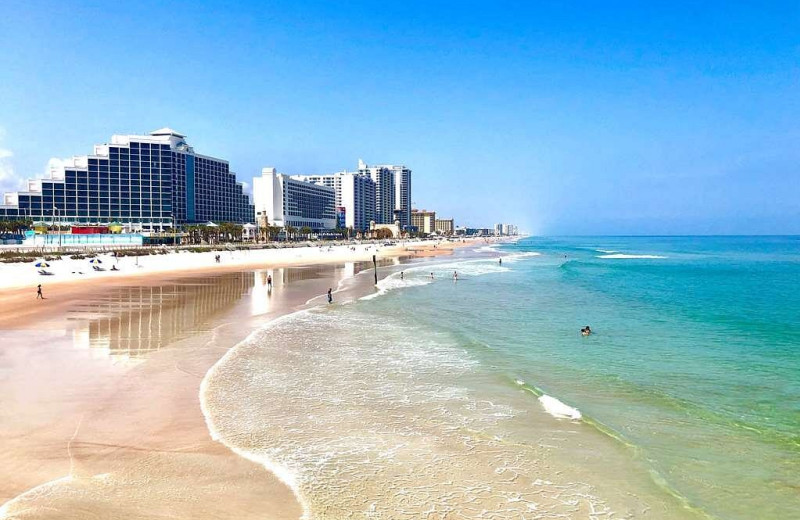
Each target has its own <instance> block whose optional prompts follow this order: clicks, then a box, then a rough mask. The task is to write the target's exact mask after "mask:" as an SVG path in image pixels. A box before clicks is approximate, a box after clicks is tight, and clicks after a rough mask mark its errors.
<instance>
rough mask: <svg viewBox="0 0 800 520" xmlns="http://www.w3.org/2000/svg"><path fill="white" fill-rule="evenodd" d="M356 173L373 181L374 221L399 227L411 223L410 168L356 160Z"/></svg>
mask: <svg viewBox="0 0 800 520" xmlns="http://www.w3.org/2000/svg"><path fill="white" fill-rule="evenodd" d="M358 173H360V174H361V175H365V176H367V177H370V178H371V179H372V180H373V182H375V222H376V223H378V224H393V223H394V222H395V220H399V221H400V228H401V229H402V228H404V227H406V226H410V225H411V170H410V169H409V168H407V167H406V166H402V165H395V164H379V165H375V166H369V165H368V164H366V163H365V162H364V161H362V160H360V159H359V161H358Z"/></svg>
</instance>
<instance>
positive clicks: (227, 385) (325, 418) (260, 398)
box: [201, 237, 800, 519]
mask: <svg viewBox="0 0 800 520" xmlns="http://www.w3.org/2000/svg"><path fill="white" fill-rule="evenodd" d="M500 259H502V264H501V263H500V261H499V260H500ZM401 271H402V272H403V274H402V278H401V275H400V272H401ZM454 272H457V273H458V280H457V281H455V280H454V277H453V274H454ZM362 275H364V276H371V273H369V272H366V273H362V274H361V275H358V276H362ZM381 276H382V277H383V279H382V280H381V281H380V282H379V285H378V289H379V290H377V291H376V292H374V293H372V294H368V295H366V296H363V295H362V296H360V297H358V298H352V299H350V300H348V299H346V298H344V299H342V302H341V303H335V304H334V305H325V306H320V307H316V308H312V309H309V310H305V311H301V312H298V313H295V314H291V315H289V316H286V317H284V318H280V319H278V320H277V321H274V322H272V323H270V324H268V325H267V326H266V327H264V328H263V329H261V330H258V331H256V332H255V333H253V334H252V335H251V336H250V338H248V340H246V341H245V342H243V343H242V344H240V345H238V346H237V347H235V348H234V349H232V350H231V351H229V352H228V354H227V355H226V356H225V357H224V358H223V359H222V360H221V361H220V362H219V363H218V364H217V365H216V366H215V367H214V369H212V370H211V371H210V372H209V374H208V375H207V376H206V379H205V381H204V384H203V390H202V395H201V397H202V402H203V409H204V413H205V414H206V419H207V422H208V424H209V427H210V429H211V431H212V434H213V435H214V436H215V438H217V439H219V440H220V441H222V442H223V443H225V444H226V445H227V446H229V447H230V448H231V449H233V450H234V451H236V452H237V453H239V454H240V455H242V456H245V457H247V458H250V459H251V460H255V461H258V462H260V463H262V464H264V465H265V466H267V467H268V468H270V469H272V470H273V471H275V472H276V474H278V475H279V476H280V477H281V478H282V479H283V480H284V481H285V482H286V483H287V484H289V485H290V486H291V487H292V488H293V489H294V490H295V492H296V494H297V496H298V499H299V500H300V501H301V503H302V504H303V507H304V509H305V511H306V516H307V517H308V518H320V519H322V518H351V517H352V518H598V519H599V518H719V519H753V518H759V519H762V518H776V519H778V518H793V517H795V518H796V517H797V515H798V511H800V333H798V331H797V322H798V320H799V319H800V294H798V290H797V289H798V284H799V282H800V238H798V237H585V238H574V237H570V238H526V239H523V240H521V241H519V242H517V243H514V244H505V245H491V244H486V245H476V246H474V247H471V248H468V249H466V250H460V251H458V252H457V254H456V255H454V256H451V257H446V258H435V259H428V260H425V261H423V262H414V263H411V264H406V265H398V266H394V267H387V268H381ZM585 325H590V326H591V328H592V330H593V331H594V333H593V334H592V335H591V336H588V337H583V336H581V334H580V329H581V328H582V327H584V326H585Z"/></svg>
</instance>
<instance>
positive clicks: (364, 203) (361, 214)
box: [292, 171, 375, 231]
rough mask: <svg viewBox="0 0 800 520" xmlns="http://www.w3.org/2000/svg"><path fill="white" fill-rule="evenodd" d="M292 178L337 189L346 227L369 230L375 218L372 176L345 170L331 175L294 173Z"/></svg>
mask: <svg viewBox="0 0 800 520" xmlns="http://www.w3.org/2000/svg"><path fill="white" fill-rule="evenodd" d="M292 178H293V179H298V180H303V181H306V182H313V183H315V184H321V185H323V186H328V187H330V188H333V189H334V190H336V207H337V208H344V224H345V226H344V227H347V228H351V229H354V230H355V231H367V230H369V223H370V221H372V220H375V182H373V180H372V179H371V178H370V177H367V176H365V175H361V174H358V173H355V172H346V171H344V172H338V173H332V174H330V175H293V176H292Z"/></svg>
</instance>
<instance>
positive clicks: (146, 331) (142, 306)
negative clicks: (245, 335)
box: [68, 259, 394, 360]
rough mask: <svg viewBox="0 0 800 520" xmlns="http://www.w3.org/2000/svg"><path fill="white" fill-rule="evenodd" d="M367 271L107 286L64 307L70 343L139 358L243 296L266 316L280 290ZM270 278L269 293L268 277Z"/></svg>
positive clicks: (315, 270)
mask: <svg viewBox="0 0 800 520" xmlns="http://www.w3.org/2000/svg"><path fill="white" fill-rule="evenodd" d="M392 265H394V262H393V261H392V259H387V260H381V261H379V262H378V266H379V268H380V267H389V266H392ZM368 269H372V264H371V262H347V263H345V264H343V265H336V266H331V265H318V266H309V267H287V268H278V269H261V270H258V271H251V272H234V273H225V274H220V275H215V276H206V277H197V278H183V279H177V280H173V281H170V282H168V283H166V284H161V285H153V286H123V287H116V288H112V289H110V290H108V291H106V292H104V293H103V294H101V295H99V296H97V297H95V298H92V299H90V300H83V301H81V302H80V303H78V304H77V305H75V306H74V307H73V308H72V309H70V310H69V314H68V320H70V321H71V322H73V324H74V325H73V327H72V337H73V344H74V346H75V347H78V348H85V349H91V351H92V352H93V353H95V354H98V355H101V356H106V355H107V356H110V357H111V358H112V359H115V360H133V359H140V358H141V357H142V356H143V355H145V354H147V353H149V352H153V351H156V350H160V349H162V348H165V347H167V346H169V345H170V344H172V343H175V342H177V341H180V340H181V339H184V338H186V337H189V336H190V335H192V334H195V333H197V332H202V331H205V330H208V326H209V325H210V324H211V323H212V322H213V321H214V318H216V317H218V316H219V315H221V314H222V313H224V312H228V311H230V310H231V308H232V307H233V306H234V305H236V304H237V302H239V301H240V300H241V299H242V297H244V296H245V295H247V294H249V295H250V308H249V309H247V311H246V312H247V313H248V314H249V315H260V314H265V313H267V312H269V311H271V310H273V307H274V306H275V305H280V304H282V303H284V302H282V301H274V299H273V297H274V296H276V295H277V293H278V292H279V291H281V289H282V288H285V287H286V286H288V285H289V284H298V283H302V282H306V281H311V280H319V279H322V278H327V277H331V278H332V279H333V280H344V279H349V278H352V277H354V276H355V275H357V274H358V273H360V272H362V271H364V270H368ZM268 277H272V291H270V290H269V287H268V284H267V279H268Z"/></svg>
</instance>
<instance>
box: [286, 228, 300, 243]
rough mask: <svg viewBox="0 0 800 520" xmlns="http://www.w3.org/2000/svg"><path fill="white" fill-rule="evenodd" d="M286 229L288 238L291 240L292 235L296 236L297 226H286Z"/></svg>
mask: <svg viewBox="0 0 800 520" xmlns="http://www.w3.org/2000/svg"><path fill="white" fill-rule="evenodd" d="M285 230H286V238H288V239H289V240H291V239H292V237H294V234H295V233H296V232H297V228H295V227H294V226H286V228H285Z"/></svg>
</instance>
